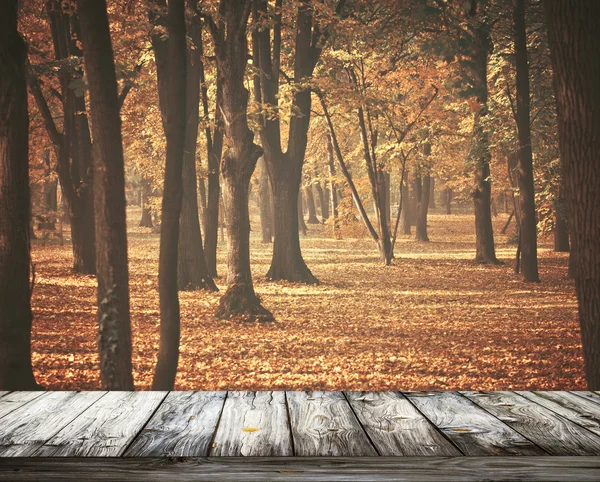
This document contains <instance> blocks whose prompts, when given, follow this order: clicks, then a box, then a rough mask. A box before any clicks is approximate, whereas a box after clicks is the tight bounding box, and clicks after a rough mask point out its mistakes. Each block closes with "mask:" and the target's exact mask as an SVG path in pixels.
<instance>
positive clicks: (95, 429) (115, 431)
mask: <svg viewBox="0 0 600 482" xmlns="http://www.w3.org/2000/svg"><path fill="white" fill-rule="evenodd" d="M166 396H167V392H106V395H105V396H103V397H102V398H101V399H100V400H98V401H97V402H96V403H94V404H93V405H92V406H90V407H89V408H88V409H87V410H86V411H85V412H83V413H82V414H81V415H80V416H79V417H77V418H76V419H75V420H73V421H72V422H71V423H69V424H68V425H66V426H65V427H64V428H62V430H60V431H59V432H58V433H56V435H54V436H53V437H52V438H51V439H49V440H48V441H47V442H46V443H45V444H44V445H43V446H41V447H40V448H39V449H38V450H37V451H36V452H35V453H34V454H33V455H34V456H41V457H50V456H52V457H116V456H119V455H122V454H123V452H124V451H125V449H126V448H127V447H128V445H129V444H130V442H131V441H132V440H133V438H134V437H135V436H136V435H137V434H138V433H139V431H140V430H141V429H142V427H143V426H144V424H145V423H146V422H147V421H148V420H149V419H150V417H151V416H152V414H153V413H154V411H155V410H156V409H157V407H158V405H159V404H160V403H161V402H162V401H163V399H164V398H165V397H166Z"/></svg>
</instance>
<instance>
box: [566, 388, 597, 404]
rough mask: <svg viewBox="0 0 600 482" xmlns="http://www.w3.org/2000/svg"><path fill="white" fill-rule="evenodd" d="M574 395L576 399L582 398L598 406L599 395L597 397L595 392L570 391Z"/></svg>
mask: <svg viewBox="0 0 600 482" xmlns="http://www.w3.org/2000/svg"><path fill="white" fill-rule="evenodd" d="M571 393H572V394H574V395H577V396H578V397H583V398H585V399H587V400H591V401H592V402H596V403H599V404H600V395H598V394H597V393H596V392H590V391H587V390H579V391H572V392H571Z"/></svg>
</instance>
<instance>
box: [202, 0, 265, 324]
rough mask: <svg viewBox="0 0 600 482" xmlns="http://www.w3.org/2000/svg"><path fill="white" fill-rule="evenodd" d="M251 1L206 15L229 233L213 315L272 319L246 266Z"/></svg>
mask: <svg viewBox="0 0 600 482" xmlns="http://www.w3.org/2000/svg"><path fill="white" fill-rule="evenodd" d="M251 4H252V2H251V0H241V1H240V0H221V1H220V4H219V14H220V15H219V20H218V21H219V25H218V26H217V24H216V23H215V22H214V20H212V18H211V17H207V19H208V21H209V27H210V29H211V34H212V36H213V40H214V43H215V53H216V59H217V75H218V77H219V80H220V83H221V87H222V95H221V99H220V101H221V102H220V105H219V108H220V110H221V112H222V115H223V121H224V125H225V134H226V136H227V139H228V142H229V145H228V149H227V152H226V153H225V154H224V155H223V158H222V160H221V174H222V175H223V179H224V181H225V194H226V195H225V199H224V200H225V220H226V223H227V234H228V245H229V246H228V256H227V262H228V264H227V291H226V292H225V294H224V295H223V296H222V297H221V299H220V300H219V307H218V309H217V312H216V316H217V317H218V318H225V319H230V318H236V319H240V320H243V321H271V320H273V315H272V314H271V313H270V312H269V311H268V310H266V309H265V308H264V307H263V306H262V305H261V304H260V300H259V298H258V297H257V296H256V294H255V292H254V286H253V283H252V273H251V270H250V216H249V212H248V189H249V185H250V178H251V177H252V173H253V172H254V169H255V167H256V163H257V161H258V159H259V157H260V156H261V155H263V149H262V148H261V147H259V146H257V145H256V144H255V143H254V133H253V132H252V131H251V130H250V129H249V128H248V119H247V108H248V91H247V90H246V88H245V86H244V77H245V71H246V63H247V41H246V29H247V23H248V17H249V15H250V9H251Z"/></svg>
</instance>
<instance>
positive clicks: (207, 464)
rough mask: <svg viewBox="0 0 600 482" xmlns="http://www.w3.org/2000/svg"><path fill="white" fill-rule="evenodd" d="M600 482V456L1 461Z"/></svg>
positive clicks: (74, 479) (26, 465) (19, 477)
mask: <svg viewBox="0 0 600 482" xmlns="http://www.w3.org/2000/svg"><path fill="white" fill-rule="evenodd" d="M40 480H44V481H60V482H81V481H85V482H97V481H115V480H127V481H128V482H153V481H157V482H158V481H160V482H180V481H182V480H185V481H191V482H196V481H198V482H199V481H202V482H208V481H211V482H239V481H244V482H256V481H273V482H284V481H286V482H287V481H328V482H383V481H388V482H396V481H398V482H399V481H412V482H441V481H444V482H500V481H502V482H516V481H519V482H520V481H528V482H542V481H543V482H565V481H569V482H598V480H600V457H547V456H546V457H450V458H448V457H359V458H356V457H293V458H263V457H252V458H247V457H243V458H240V457H227V458H223V457H217V458H181V457H177V458H168V457H163V458H129V457H125V458H49V459H36V458H20V459H0V481H3V482H4V481H10V482H34V481H35V482H38V481H40Z"/></svg>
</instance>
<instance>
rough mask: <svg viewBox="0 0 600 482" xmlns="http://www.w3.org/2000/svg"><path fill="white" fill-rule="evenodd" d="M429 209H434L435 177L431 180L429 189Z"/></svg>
mask: <svg viewBox="0 0 600 482" xmlns="http://www.w3.org/2000/svg"><path fill="white" fill-rule="evenodd" d="M429 207H430V208H431V209H435V208H436V205H435V177H432V178H431V181H430V187H429Z"/></svg>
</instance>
